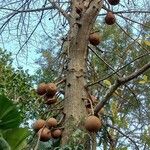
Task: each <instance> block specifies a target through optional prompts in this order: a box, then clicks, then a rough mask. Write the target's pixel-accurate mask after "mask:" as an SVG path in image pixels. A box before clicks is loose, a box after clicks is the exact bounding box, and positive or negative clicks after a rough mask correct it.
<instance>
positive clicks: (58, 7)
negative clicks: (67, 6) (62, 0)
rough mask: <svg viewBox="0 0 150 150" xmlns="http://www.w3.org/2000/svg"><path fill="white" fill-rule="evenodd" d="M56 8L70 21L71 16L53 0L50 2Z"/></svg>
mask: <svg viewBox="0 0 150 150" xmlns="http://www.w3.org/2000/svg"><path fill="white" fill-rule="evenodd" d="M48 1H49V2H50V3H51V4H52V6H53V7H54V8H56V9H57V10H58V11H59V12H60V13H61V14H62V15H63V16H64V17H65V18H66V19H67V20H69V15H68V14H67V13H66V12H65V11H64V10H63V9H62V8H61V7H60V6H59V5H57V4H56V2H54V1H53V0H48Z"/></svg>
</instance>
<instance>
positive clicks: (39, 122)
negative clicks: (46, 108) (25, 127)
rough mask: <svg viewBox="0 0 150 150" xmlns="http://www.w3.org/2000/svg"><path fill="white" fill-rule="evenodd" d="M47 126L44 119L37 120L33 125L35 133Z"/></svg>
mask: <svg viewBox="0 0 150 150" xmlns="http://www.w3.org/2000/svg"><path fill="white" fill-rule="evenodd" d="M45 125H46V121H45V120H43V119H38V120H36V121H35V123H34V124H33V129H34V130H35V131H38V130H40V129H41V128H43V126H45Z"/></svg>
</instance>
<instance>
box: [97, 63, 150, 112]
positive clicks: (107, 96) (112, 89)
mask: <svg viewBox="0 0 150 150" xmlns="http://www.w3.org/2000/svg"><path fill="white" fill-rule="evenodd" d="M149 68H150V62H149V63H147V64H146V65H144V66H143V67H142V68H140V69H138V70H137V71H135V72H134V73H132V74H130V75H129V76H127V77H123V78H118V79H117V80H116V81H115V83H114V84H113V85H112V86H111V87H110V89H109V90H108V91H107V92H106V94H105V96H104V99H103V100H102V101H101V102H99V103H98V104H97V105H96V107H95V109H94V113H95V114H97V113H98V112H99V111H100V110H101V108H102V107H103V106H104V105H105V104H106V103H107V102H108V101H109V99H110V97H111V96H112V94H113V93H114V92H115V91H116V89H117V88H118V87H119V86H121V85H123V84H125V83H127V82H129V81H131V80H132V79H134V78H136V77H138V76H139V75H141V74H142V73H144V72H145V71H146V70H148V69H149Z"/></svg>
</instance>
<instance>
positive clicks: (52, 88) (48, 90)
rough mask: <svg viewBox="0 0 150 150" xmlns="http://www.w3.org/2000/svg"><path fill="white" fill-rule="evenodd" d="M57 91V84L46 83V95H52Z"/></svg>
mask: <svg viewBox="0 0 150 150" xmlns="http://www.w3.org/2000/svg"><path fill="white" fill-rule="evenodd" d="M56 92H57V86H56V84H54V83H48V84H47V87H46V95H47V96H48V97H51V98H52V97H53V96H54V95H55V94H56Z"/></svg>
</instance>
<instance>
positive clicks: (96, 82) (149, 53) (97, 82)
mask: <svg viewBox="0 0 150 150" xmlns="http://www.w3.org/2000/svg"><path fill="white" fill-rule="evenodd" d="M147 55H150V52H148V53H145V54H143V55H141V56H139V57H137V58H135V59H134V60H132V61H131V62H129V63H127V64H125V65H124V66H123V67H121V68H119V69H117V70H116V71H115V72H113V73H112V74H109V75H108V76H107V77H105V78H103V79H100V80H97V81H95V82H93V83H90V84H88V85H87V87H90V86H93V85H95V84H99V83H100V82H102V81H103V80H106V79H108V78H109V77H111V76H113V75H114V74H116V73H117V72H119V71H120V70H122V69H124V68H125V67H127V66H129V65H130V64H132V63H134V62H135V61H137V60H139V59H141V58H143V57H145V56H147Z"/></svg>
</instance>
